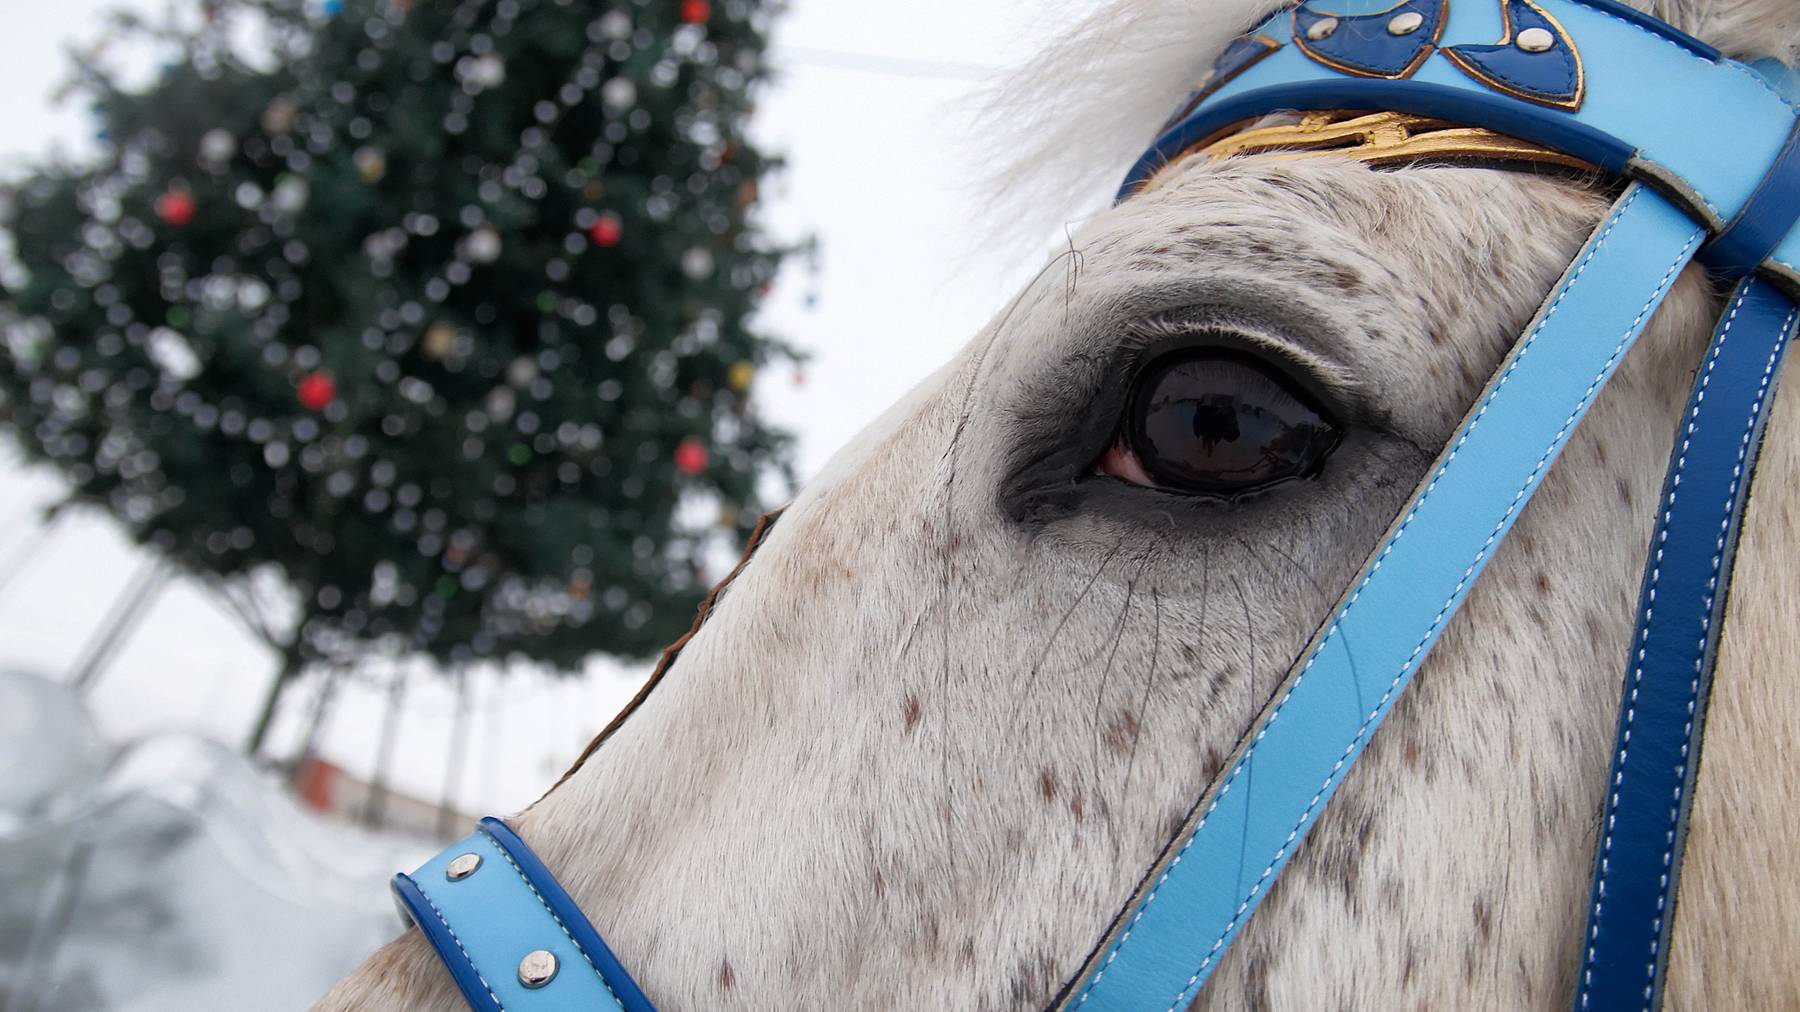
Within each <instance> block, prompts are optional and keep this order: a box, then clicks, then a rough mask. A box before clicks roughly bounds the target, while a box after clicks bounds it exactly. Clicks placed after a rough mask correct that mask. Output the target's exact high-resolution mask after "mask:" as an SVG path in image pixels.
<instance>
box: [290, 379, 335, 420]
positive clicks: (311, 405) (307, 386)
mask: <svg viewBox="0 0 1800 1012" xmlns="http://www.w3.org/2000/svg"><path fill="white" fill-rule="evenodd" d="M294 393H295V395H296V396H298V397H299V399H300V406H301V407H303V408H305V409H306V410H308V411H324V410H325V409H326V408H328V407H330V406H331V402H332V401H334V400H337V381H336V380H333V379H332V378H331V374H330V373H328V372H309V373H307V374H306V375H305V376H302V377H300V384H299V385H298V386H297V387H295V388H294Z"/></svg>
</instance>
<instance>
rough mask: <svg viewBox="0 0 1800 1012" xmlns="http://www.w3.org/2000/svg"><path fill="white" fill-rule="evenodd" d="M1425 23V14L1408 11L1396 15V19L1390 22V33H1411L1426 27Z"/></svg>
mask: <svg viewBox="0 0 1800 1012" xmlns="http://www.w3.org/2000/svg"><path fill="white" fill-rule="evenodd" d="M1424 25H1425V15H1423V14H1420V13H1419V12H1418V11H1407V12H1406V13H1404V14H1396V15H1394V19H1393V20H1392V21H1389V22H1388V34H1389V35H1411V34H1412V33H1414V32H1416V31H1418V30H1419V29H1420V28H1422V27H1424Z"/></svg>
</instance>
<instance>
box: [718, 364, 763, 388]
mask: <svg viewBox="0 0 1800 1012" xmlns="http://www.w3.org/2000/svg"><path fill="white" fill-rule="evenodd" d="M725 381H726V382H727V383H730V384H731V389H733V390H736V391H737V392H738V393H740V394H741V393H744V392H745V391H747V390H749V389H750V384H752V383H754V382H756V365H755V364H754V363H752V362H750V361H748V360H744V361H739V362H733V363H731V371H730V372H728V373H726V374H725Z"/></svg>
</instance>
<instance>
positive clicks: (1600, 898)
mask: <svg viewBox="0 0 1800 1012" xmlns="http://www.w3.org/2000/svg"><path fill="white" fill-rule="evenodd" d="M1749 296H1750V289H1749V287H1748V286H1745V287H1744V289H1743V290H1742V291H1740V292H1739V293H1738V297H1737V299H1736V300H1735V301H1734V302H1732V304H1731V310H1730V312H1728V313H1726V315H1725V324H1724V326H1722V327H1721V328H1720V329H1719V340H1718V341H1717V342H1715V343H1714V345H1713V351H1712V354H1711V355H1710V356H1708V357H1707V360H1706V371H1705V373H1703V374H1702V375H1701V377H1700V388H1699V391H1698V395H1697V396H1696V397H1695V398H1694V403H1693V406H1692V407H1691V409H1690V410H1689V411H1688V420H1687V425H1686V426H1685V427H1684V428H1683V429H1682V435H1681V449H1680V450H1679V451H1677V453H1676V456H1675V471H1674V473H1673V475H1671V477H1670V478H1669V492H1668V495H1667V496H1666V497H1665V498H1664V500H1663V511H1662V516H1661V517H1660V518H1659V519H1658V521H1657V524H1656V537H1655V542H1654V547H1653V549H1652V554H1651V559H1650V582H1649V583H1648V584H1647V585H1646V586H1645V589H1644V614H1643V615H1642V616H1641V617H1640V618H1639V619H1638V642H1637V651H1636V653H1635V654H1633V661H1632V667H1631V689H1630V691H1629V693H1628V694H1627V696H1626V701H1625V723H1624V726H1622V727H1621V728H1620V729H1619V769H1618V771H1617V772H1616V773H1614V774H1613V782H1612V790H1611V791H1610V792H1609V793H1608V795H1607V800H1606V832H1605V833H1604V834H1602V835H1601V837H1600V856H1599V862H1600V876H1599V880H1598V881H1597V882H1595V884H1594V909H1593V911H1592V914H1591V918H1590V919H1591V920H1592V921H1593V927H1592V928H1591V929H1590V930H1589V932H1588V947H1587V960H1586V961H1585V963H1584V964H1583V966H1582V971H1581V993H1580V995H1579V996H1578V997H1577V1003H1578V1004H1579V1005H1580V1006H1581V1007H1582V1008H1587V1006H1588V999H1589V998H1590V997H1591V995H1590V993H1589V992H1590V991H1591V990H1592V988H1593V984H1594V961H1595V959H1596V957H1597V955H1598V949H1599V942H1600V912H1601V911H1602V910H1603V909H1604V908H1605V906H1606V883H1607V880H1608V879H1609V878H1610V877H1611V875H1612V863H1611V861H1610V860H1609V859H1608V858H1609V856H1610V855H1611V854H1612V840H1613V829H1614V828H1615V826H1616V824H1617V819H1618V812H1619V792H1620V790H1621V789H1622V788H1623V787H1624V782H1625V764H1626V763H1627V762H1628V761H1630V758H1631V728H1632V726H1633V725H1634V724H1635V723H1636V721H1637V700H1638V691H1639V689H1640V688H1641V686H1642V685H1643V681H1644V658H1645V646H1646V644H1647V643H1648V642H1649V639H1650V620H1651V617H1652V616H1653V615H1655V614H1656V588H1657V585H1658V583H1659V582H1660V581H1661V579H1662V556H1663V547H1662V546H1663V545H1664V544H1665V543H1666V542H1667V541H1668V540H1669V521H1670V518H1671V516H1672V515H1673V513H1674V511H1675V495H1676V493H1677V492H1678V491H1680V488H1681V476H1682V475H1683V474H1684V473H1686V471H1687V451H1688V446H1689V445H1691V444H1692V442H1693V436H1694V433H1695V432H1697V431H1699V430H1698V427H1697V425H1696V422H1697V420H1698V419H1699V417H1700V405H1701V403H1702V402H1703V401H1704V400H1705V399H1706V388H1707V386H1708V385H1709V384H1711V383H1712V375H1713V367H1714V366H1715V365H1717V364H1718V361H1719V355H1720V354H1722V353H1723V352H1724V350H1725V342H1726V341H1727V340H1728V339H1730V337H1731V328H1732V326H1733V325H1734V324H1736V323H1737V318H1738V313H1739V312H1741V311H1742V310H1743V308H1744V300H1745V299H1747V298H1749Z"/></svg>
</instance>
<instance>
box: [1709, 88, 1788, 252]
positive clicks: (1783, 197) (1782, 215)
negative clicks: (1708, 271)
mask: <svg viewBox="0 0 1800 1012" xmlns="http://www.w3.org/2000/svg"><path fill="white" fill-rule="evenodd" d="M1796 221H1800V122H1796V123H1795V124H1794V130H1793V132H1792V133H1790V134H1788V139H1787V146H1786V147H1783V148H1782V149H1781V154H1780V155H1778V156H1777V157H1776V159H1775V164H1774V165H1772V166H1770V168H1769V172H1768V175H1766V176H1764V177H1763V181H1762V183H1761V184H1760V185H1759V186H1757V188H1756V192H1754V193H1752V194H1751V195H1750V199H1749V201H1748V202H1746V203H1745V204H1744V208H1743V210H1741V211H1739V212H1738V213H1737V217H1735V218H1733V219H1732V220H1731V223H1730V224H1729V225H1727V226H1726V227H1725V231H1723V232H1721V233H1719V235H1718V236H1717V237H1715V238H1714V239H1713V241H1712V242H1710V243H1707V244H1706V246H1705V248H1703V249H1702V250H1701V251H1700V262H1701V263H1704V264H1705V265H1706V266H1708V267H1710V268H1712V269H1713V270H1715V271H1718V272H1720V273H1722V274H1727V275H1731V276H1733V277H1741V276H1743V275H1745V274H1748V273H1750V272H1751V271H1754V270H1756V269H1757V267H1758V266H1760V265H1761V264H1762V262H1763V261H1764V260H1767V259H1768V258H1769V257H1771V256H1773V255H1774V253H1775V250H1776V248H1778V247H1779V246H1780V245H1781V241H1782V240H1783V239H1785V238H1786V237H1787V236H1788V234H1789V233H1790V232H1792V231H1793V230H1794V222H1796Z"/></svg>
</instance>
